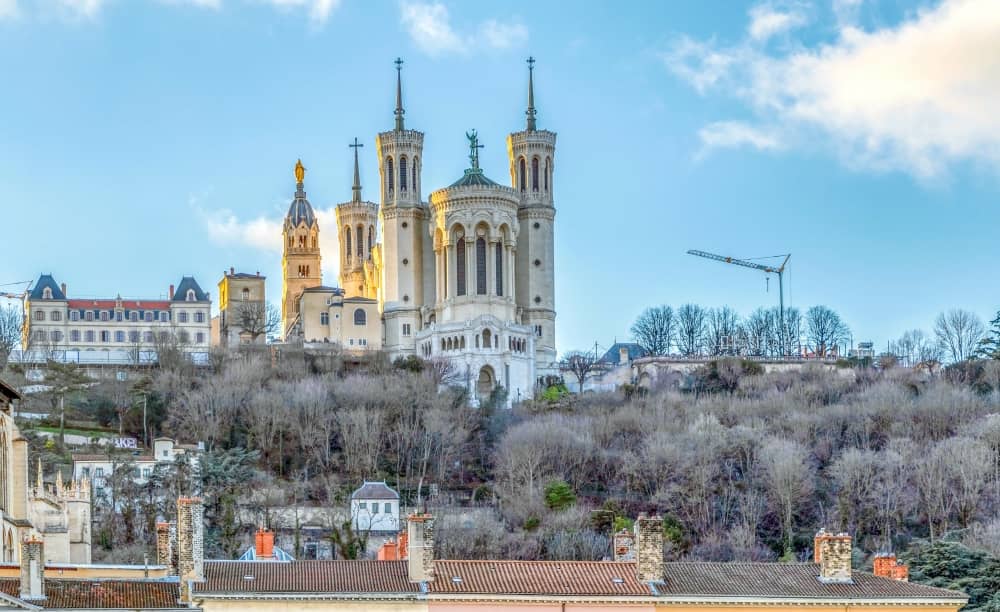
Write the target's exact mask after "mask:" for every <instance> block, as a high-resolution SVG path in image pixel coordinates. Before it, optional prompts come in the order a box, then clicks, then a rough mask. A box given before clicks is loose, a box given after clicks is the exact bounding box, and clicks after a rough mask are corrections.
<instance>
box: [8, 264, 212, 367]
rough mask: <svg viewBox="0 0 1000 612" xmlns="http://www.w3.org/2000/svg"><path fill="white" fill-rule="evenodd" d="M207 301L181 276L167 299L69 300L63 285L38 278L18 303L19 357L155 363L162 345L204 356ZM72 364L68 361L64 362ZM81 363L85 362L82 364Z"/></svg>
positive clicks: (208, 316)
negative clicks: (103, 357) (85, 356)
mask: <svg viewBox="0 0 1000 612" xmlns="http://www.w3.org/2000/svg"><path fill="white" fill-rule="evenodd" d="M211 306H212V302H211V300H210V299H209V296H208V294H206V293H205V292H204V291H202V290H201V287H200V286H199V285H198V282H197V281H195V279H194V278H193V277H190V276H185V277H183V278H182V279H181V282H180V284H179V285H177V287H176V288H175V287H174V286H173V285H170V288H169V292H168V293H167V298H166V299H163V298H153V299H124V298H122V297H121V295H118V296H116V297H113V298H75V299H71V298H69V297H68V295H67V289H66V284H65V283H63V284H61V285H60V284H57V283H56V281H55V279H54V278H53V277H52V275H51V274H42V275H41V276H39V278H38V281H37V282H36V283H35V286H34V288H33V289H32V290H31V291H30V292H29V293H28V295H27V296H26V297H25V300H24V313H25V325H24V330H23V335H22V345H23V349H24V351H25V352H28V353H38V354H41V355H43V356H55V357H56V358H59V357H60V356H61V355H65V354H66V353H71V352H105V353H108V354H109V360H110V357H111V355H110V354H111V353H114V354H116V355H119V356H120V357H121V360H122V361H123V362H126V363H133V364H141V363H148V362H151V361H152V362H155V360H156V351H157V350H158V349H159V347H162V346H164V345H171V346H179V347H180V348H181V349H182V350H184V351H187V352H190V353H198V352H207V351H208V347H209V340H210V338H209V335H210V334H209V332H210V326H211V322H210V319H211ZM70 360H72V359H70ZM85 361H86V360H85Z"/></svg>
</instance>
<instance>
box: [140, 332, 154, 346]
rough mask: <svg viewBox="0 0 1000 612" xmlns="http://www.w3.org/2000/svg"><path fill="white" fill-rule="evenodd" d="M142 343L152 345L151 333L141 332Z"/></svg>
mask: <svg viewBox="0 0 1000 612" xmlns="http://www.w3.org/2000/svg"><path fill="white" fill-rule="evenodd" d="M142 341H143V342H145V343H146V344H152V343H153V332H151V331H148V332H142Z"/></svg>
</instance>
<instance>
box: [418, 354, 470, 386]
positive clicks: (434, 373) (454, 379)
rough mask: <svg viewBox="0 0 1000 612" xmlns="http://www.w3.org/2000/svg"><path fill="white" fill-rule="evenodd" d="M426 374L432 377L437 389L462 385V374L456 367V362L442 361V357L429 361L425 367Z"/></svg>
mask: <svg viewBox="0 0 1000 612" xmlns="http://www.w3.org/2000/svg"><path fill="white" fill-rule="evenodd" d="M424 372H426V373H427V375H428V376H430V379H431V381H432V382H433V383H434V385H435V386H436V387H440V386H441V385H458V384H461V383H462V372H461V371H459V369H458V368H457V367H455V362H453V361H451V360H450V359H442V358H440V357H433V358H431V359H428V360H427V361H426V362H425V365H424Z"/></svg>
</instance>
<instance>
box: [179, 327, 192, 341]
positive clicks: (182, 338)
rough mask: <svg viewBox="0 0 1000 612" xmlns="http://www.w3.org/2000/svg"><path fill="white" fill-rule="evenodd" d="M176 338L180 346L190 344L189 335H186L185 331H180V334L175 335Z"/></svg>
mask: <svg viewBox="0 0 1000 612" xmlns="http://www.w3.org/2000/svg"><path fill="white" fill-rule="evenodd" d="M177 337H178V339H180V342H181V344H187V343H188V342H191V334H189V333H187V332H186V331H183V330H182V331H181V333H179V334H177Z"/></svg>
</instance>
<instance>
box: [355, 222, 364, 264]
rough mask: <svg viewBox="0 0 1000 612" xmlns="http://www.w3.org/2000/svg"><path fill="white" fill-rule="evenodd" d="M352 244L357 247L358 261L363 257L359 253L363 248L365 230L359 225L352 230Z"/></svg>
mask: <svg viewBox="0 0 1000 612" xmlns="http://www.w3.org/2000/svg"><path fill="white" fill-rule="evenodd" d="M354 244H356V245H358V259H361V258H362V257H364V255H363V254H362V253H361V251H362V249H364V246H365V228H363V227H361V226H360V225H359V226H358V227H356V228H355V229H354Z"/></svg>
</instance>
